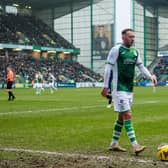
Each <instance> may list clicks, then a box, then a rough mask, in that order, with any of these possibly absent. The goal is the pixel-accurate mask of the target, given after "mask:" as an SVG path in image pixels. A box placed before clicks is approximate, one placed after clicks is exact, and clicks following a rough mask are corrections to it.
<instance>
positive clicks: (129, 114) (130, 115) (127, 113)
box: [119, 112, 132, 120]
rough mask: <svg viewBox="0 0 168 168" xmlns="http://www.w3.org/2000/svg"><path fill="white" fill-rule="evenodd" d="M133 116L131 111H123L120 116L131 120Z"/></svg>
mask: <svg viewBox="0 0 168 168" xmlns="http://www.w3.org/2000/svg"><path fill="white" fill-rule="evenodd" d="M131 117H132V114H131V112H124V113H121V115H120V116H119V118H122V120H130V119H131Z"/></svg>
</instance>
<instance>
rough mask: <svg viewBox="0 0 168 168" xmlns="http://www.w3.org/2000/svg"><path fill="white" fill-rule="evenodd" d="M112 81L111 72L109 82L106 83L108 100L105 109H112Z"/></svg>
mask: <svg viewBox="0 0 168 168" xmlns="http://www.w3.org/2000/svg"><path fill="white" fill-rule="evenodd" d="M112 80H113V71H112V70H111V72H110V78H109V81H108V95H107V96H106V97H107V99H108V105H107V108H111V107H112V100H113V97H112Z"/></svg>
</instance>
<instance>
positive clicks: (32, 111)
mask: <svg viewBox="0 0 168 168" xmlns="http://www.w3.org/2000/svg"><path fill="white" fill-rule="evenodd" d="M96 107H103V105H95V106H80V107H60V108H52V109H40V110H27V111H20V112H18V111H12V112H3V113H0V115H10V114H25V113H41V112H52V111H69V110H79V109H92V108H96Z"/></svg>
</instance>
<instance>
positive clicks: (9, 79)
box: [7, 67, 16, 101]
mask: <svg viewBox="0 0 168 168" xmlns="http://www.w3.org/2000/svg"><path fill="white" fill-rule="evenodd" d="M14 78H15V74H14V71H13V70H12V68H11V67H7V92H8V101H10V100H14V99H15V98H16V97H15V95H14V94H13V91H12V85H13V82H14Z"/></svg>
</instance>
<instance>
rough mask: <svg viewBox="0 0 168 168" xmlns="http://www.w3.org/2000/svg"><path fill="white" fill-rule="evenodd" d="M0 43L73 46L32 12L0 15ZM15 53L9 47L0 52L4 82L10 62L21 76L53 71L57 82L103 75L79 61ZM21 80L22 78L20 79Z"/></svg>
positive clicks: (0, 77) (27, 77)
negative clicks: (25, 14) (32, 14)
mask: <svg viewBox="0 0 168 168" xmlns="http://www.w3.org/2000/svg"><path fill="white" fill-rule="evenodd" d="M0 24H1V26H0V43H6V44H21V45H22V44H23V45H31V46H32V45H36V46H45V47H54V48H66V49H67V48H68V49H74V48H75V46H73V45H72V44H71V43H70V42H68V41H67V40H66V39H64V38H63V37H62V36H61V35H60V34H58V33H57V32H54V31H53V30H52V29H51V28H50V27H49V26H48V25H46V24H45V23H43V22H42V21H41V20H40V19H37V18H35V17H34V16H22V15H19V14H17V15H14V14H3V15H0ZM25 53H26V52H24V54H22V53H20V54H15V53H14V52H12V51H11V50H10V54H9V56H8V58H6V56H5V55H3V54H1V57H0V71H1V73H0V82H2V83H3V82H4V81H5V79H4V77H5V73H6V72H5V69H6V66H7V65H11V66H13V67H14V69H15V73H16V75H18V76H19V77H20V78H21V79H23V80H28V81H29V82H31V81H32V80H33V79H34V75H35V72H36V71H41V72H42V73H43V75H44V78H46V79H47V76H46V75H47V72H48V71H52V72H53V73H54V76H55V77H56V82H69V81H74V82H97V81H98V82H101V81H103V78H102V76H101V75H100V74H98V73H95V72H93V71H92V70H91V69H89V68H86V67H85V66H83V65H82V64H80V63H78V62H76V61H72V59H69V60H68V61H65V60H62V59H59V58H57V57H54V58H52V59H50V58H46V59H44V58H43V59H34V58H33V56H32V55H30V53H29V54H25ZM23 80H22V81H23Z"/></svg>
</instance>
